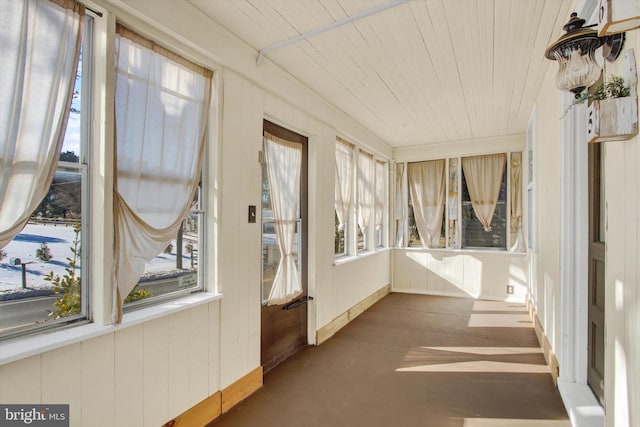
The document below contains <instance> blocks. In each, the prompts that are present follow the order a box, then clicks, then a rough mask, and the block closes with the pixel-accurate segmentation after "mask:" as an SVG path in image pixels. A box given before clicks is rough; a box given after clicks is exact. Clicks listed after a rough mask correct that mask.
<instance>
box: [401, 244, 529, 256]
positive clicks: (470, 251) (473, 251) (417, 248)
mask: <svg viewBox="0 0 640 427" xmlns="http://www.w3.org/2000/svg"><path fill="white" fill-rule="evenodd" d="M393 249H394V250H401V251H412V252H442V253H461V254H491V255H494V254H496V255H498V254H502V255H521V256H525V255H527V253H526V252H511V251H507V250H505V249H491V248H487V249H449V248H423V247H420V246H409V247H404V248H393Z"/></svg>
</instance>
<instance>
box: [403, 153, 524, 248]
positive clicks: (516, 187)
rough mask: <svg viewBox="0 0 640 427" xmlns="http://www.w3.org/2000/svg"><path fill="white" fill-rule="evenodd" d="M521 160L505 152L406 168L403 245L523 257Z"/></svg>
mask: <svg viewBox="0 0 640 427" xmlns="http://www.w3.org/2000/svg"><path fill="white" fill-rule="evenodd" d="M522 158H523V153H522V152H509V153H498V154H490V155H482V156H471V157H454V158H449V159H442V160H430V161H423V162H413V163H407V164H406V166H404V167H403V168H402V169H405V168H406V169H407V179H406V182H407V184H405V187H404V190H405V191H406V193H407V195H408V200H407V201H406V202H405V203H404V206H406V207H408V209H407V213H406V219H407V224H408V227H407V230H408V237H409V239H408V243H406V245H407V246H409V247H411V246H415V247H427V248H448V249H462V248H465V249H497V250H509V251H516V252H521V251H523V250H524V240H525V239H524V236H523V218H522V200H521V199H522V195H523V193H522V191H520V187H521V184H520V183H521V176H522V169H523V168H522V167H521V163H522ZM396 168H397V169H398V165H396ZM401 178H402V174H398V178H397V179H401ZM402 182H404V179H403V178H402ZM402 191H403V189H402V188H400V187H397V193H398V194H399V193H400V192H402ZM445 196H446V197H445ZM418 207H419V209H420V210H419V211H416V209H417V208H418ZM418 214H419V215H420V217H419V218H418V217H417V215H418Z"/></svg>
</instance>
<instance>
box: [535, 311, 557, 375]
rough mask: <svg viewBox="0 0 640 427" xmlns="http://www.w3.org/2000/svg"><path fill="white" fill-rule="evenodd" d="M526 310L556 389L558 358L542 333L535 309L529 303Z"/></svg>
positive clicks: (542, 329)
mask: <svg viewBox="0 0 640 427" xmlns="http://www.w3.org/2000/svg"><path fill="white" fill-rule="evenodd" d="M527 308H528V309H529V317H530V318H531V321H532V322H533V327H534V331H535V333H536V337H538V343H539V344H540V347H541V348H542V353H543V354H544V359H545V360H546V362H547V365H549V371H550V372H551V377H552V378H553V383H554V384H555V385H556V387H557V386H558V377H559V376H560V364H559V363H558V358H557V357H556V354H555V353H554V352H553V348H552V347H551V343H550V342H549V338H547V335H546V334H545V332H544V328H543V327H542V323H540V319H538V314H537V313H536V310H535V308H534V307H533V305H531V304H530V303H527Z"/></svg>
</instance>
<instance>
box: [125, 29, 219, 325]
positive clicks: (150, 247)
mask: <svg viewBox="0 0 640 427" xmlns="http://www.w3.org/2000/svg"><path fill="white" fill-rule="evenodd" d="M117 31H118V36H117V37H116V93H115V103H116V141H117V142H116V180H115V182H114V187H115V188H114V221H115V273H114V274H115V278H114V308H113V320H114V322H115V323H120V321H121V320H122V307H123V304H124V299H125V298H126V296H127V295H128V294H129V292H131V290H132V289H133V288H134V287H135V285H136V284H137V282H138V280H139V279H140V276H141V275H142V273H143V272H144V268H145V262H146V261H150V260H152V259H153V258H155V257H156V256H157V255H158V254H160V253H161V252H162V251H163V250H164V249H165V248H166V247H167V245H168V244H169V243H170V242H171V240H172V239H173V238H174V237H175V235H176V234H177V232H178V229H179V228H180V224H181V223H182V221H183V219H184V218H185V217H186V216H187V214H188V212H189V209H190V207H191V203H192V201H193V199H194V195H195V192H196V190H197V187H198V182H199V180H200V175H201V174H200V171H201V166H202V158H203V150H204V141H205V134H206V123H207V115H208V106H209V99H210V92H211V87H210V86H211V76H212V74H211V72H210V71H208V70H205V69H202V68H200V67H198V66H196V65H195V64H191V63H189V62H187V61H186V60H184V59H182V58H180V57H178V56H176V55H174V54H172V53H170V52H168V51H166V50H164V49H163V48H161V47H159V46H157V45H155V44H153V43H152V42H150V41H148V40H146V39H143V38H141V37H139V36H137V35H136V34H134V33H132V32H130V31H128V30H127V29H125V28H123V27H121V26H118V28H117Z"/></svg>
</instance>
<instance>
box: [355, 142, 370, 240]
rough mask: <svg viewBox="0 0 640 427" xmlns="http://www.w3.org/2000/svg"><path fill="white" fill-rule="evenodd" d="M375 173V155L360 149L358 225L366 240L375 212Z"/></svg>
mask: <svg viewBox="0 0 640 427" xmlns="http://www.w3.org/2000/svg"><path fill="white" fill-rule="evenodd" d="M373 174H374V163H373V156H372V155H371V154H368V153H365V152H363V151H360V152H359V153H358V226H359V227H360V230H361V231H362V234H364V239H365V242H366V241H367V233H366V230H367V227H368V226H369V223H370V222H371V214H372V212H373ZM365 247H366V243H365Z"/></svg>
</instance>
